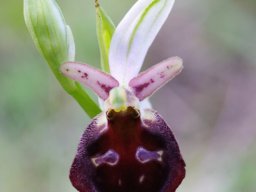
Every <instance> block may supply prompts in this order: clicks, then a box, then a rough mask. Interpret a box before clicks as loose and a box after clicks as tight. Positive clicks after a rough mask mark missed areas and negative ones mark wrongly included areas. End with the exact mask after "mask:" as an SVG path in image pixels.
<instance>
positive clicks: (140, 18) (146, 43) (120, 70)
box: [109, 0, 174, 85]
mask: <svg viewBox="0 0 256 192" xmlns="http://www.w3.org/2000/svg"><path fill="white" fill-rule="evenodd" d="M173 4H174V0H138V1H137V2H136V3H135V4H134V6H133V7H132V8H131V9H130V11H129V12H128V13H127V14H126V16H125V17H124V19H123V20H122V21H121V22H120V24H119V25H118V26H117V29H116V31H115V33H114V35H113V39H112V42H111V45H110V55H109V65H110V71H111V74H112V76H113V77H115V78H116V79H117V80H118V81H119V82H120V83H121V84H123V85H127V84H128V82H129V81H130V80H131V79H132V78H133V77H135V76H136V75H137V74H138V73H139V71H140V69H141V66H142V63H143V61H144V58H145V56H146V53H147V50H148V48H149V47H150V45H151V43H152V42H153V40H154V39H155V37H156V35H157V33H158V32H159V30H160V28H161V26H162V25H163V24H164V22H165V20H166V18H167V17H168V15H169V13H170V11H171V9H172V7H173Z"/></svg>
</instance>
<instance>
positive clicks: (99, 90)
mask: <svg viewBox="0 0 256 192" xmlns="http://www.w3.org/2000/svg"><path fill="white" fill-rule="evenodd" d="M61 72H62V73H63V74H64V75H66V76H68V77H70V78H71V79H73V80H75V81H78V82H80V83H81V84H83V85H85V86H87V87H90V88H91V89H92V90H93V91H94V92H95V93H96V94H97V95H98V96H99V97H100V98H101V99H103V100H106V99H107V98H108V96H109V92H110V90H111V89H113V88H115V87H118V86H119V83H118V81H117V80H116V79H115V78H114V77H112V76H111V75H109V74H107V73H104V72H102V71H100V70H98V69H96V68H93V67H91V66H89V65H87V64H82V63H77V62H68V63H64V64H63V65H62V66H61Z"/></svg>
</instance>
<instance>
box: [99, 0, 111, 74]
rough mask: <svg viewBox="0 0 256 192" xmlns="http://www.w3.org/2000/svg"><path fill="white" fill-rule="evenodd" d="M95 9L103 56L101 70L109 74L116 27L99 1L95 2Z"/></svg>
mask: <svg viewBox="0 0 256 192" xmlns="http://www.w3.org/2000/svg"><path fill="white" fill-rule="evenodd" d="M95 7H96V28H97V37H98V44H99V48H100V56H101V68H102V70H103V71H105V72H107V73H109V72H110V70H109V61H108V55H109V47H110V43H111V39H112V36H113V33H114V31H115V26H114V24H113V22H112V20H111V19H110V17H109V16H108V15H107V14H106V13H105V11H104V10H103V9H102V8H101V7H100V5H99V2H98V0H96V1H95Z"/></svg>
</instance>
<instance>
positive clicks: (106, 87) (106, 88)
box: [97, 81, 113, 93]
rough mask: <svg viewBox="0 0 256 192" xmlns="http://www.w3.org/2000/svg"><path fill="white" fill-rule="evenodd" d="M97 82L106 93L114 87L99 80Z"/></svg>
mask: <svg viewBox="0 0 256 192" xmlns="http://www.w3.org/2000/svg"><path fill="white" fill-rule="evenodd" d="M97 84H98V85H99V86H100V87H101V88H102V89H103V90H104V91H105V92H106V93H109V92H110V90H111V89H112V88H113V87H110V86H108V85H106V84H103V83H101V82H99V81H97Z"/></svg>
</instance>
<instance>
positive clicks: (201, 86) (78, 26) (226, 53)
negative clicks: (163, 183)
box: [0, 0, 256, 192]
mask: <svg viewBox="0 0 256 192" xmlns="http://www.w3.org/2000/svg"><path fill="white" fill-rule="evenodd" d="M134 2H135V0H127V1H122V2H121V1H118V0H109V1H103V0H102V5H103V7H104V8H105V10H106V11H107V12H108V13H109V14H110V16H112V17H113V20H114V22H115V24H117V23H118V21H119V20H120V19H121V18H122V17H123V15H124V13H125V12H126V11H127V10H128V9H129V7H130V6H131V5H132V4H133V3H134ZM22 4H23V3H22V1H16V0H9V1H4V2H3V0H2V2H1V6H0V61H1V62H0V90H1V95H0V170H1V171H0V191H1V192H7V191H8V192H15V191H19V192H34V191H36V192H56V191H62V192H66V191H67V192H70V191H75V190H74V189H73V187H72V186H71V184H70V182H69V179H68V172H69V167H70V165H71V162H72V160H73V157H74V155H75V152H76V146H77V144H78V142H79V138H80V136H81V134H82V132H83V130H84V127H85V126H86V125H87V124H88V123H89V119H88V118H87V117H86V116H85V115H84V113H83V111H82V110H81V109H80V108H79V106H78V105H77V104H76V103H75V101H73V99H72V98H71V97H70V96H68V95H67V94H66V93H65V92H64V91H63V90H62V88H61V87H60V86H59V84H58V82H57V81H56V79H55V78H54V76H53V74H52V73H51V71H50V70H49V69H48V66H47V64H46V63H45V61H44V60H43V59H42V58H41V56H40V55H39V54H38V52H37V50H36V49H35V47H34V45H33V42H32V40H31V38H30V36H29V34H28V31H27V29H26V27H25V24H24V21H23V7H22V6H23V5H22ZM59 4H60V6H61V8H62V10H63V13H64V15H65V18H66V20H67V23H69V24H70V26H71V28H72V31H73V33H74V38H75V42H76V45H77V60H78V61H83V62H87V63H90V64H94V65H95V66H97V67H99V66H100V55H99V50H98V45H97V36H96V29H95V25H96V24H95V10H94V2H92V1H89V0H76V1H59ZM117 7H118V8H117ZM255 20H256V1H255V0H244V1H238V0H225V1H214V0H208V1H203V0H191V1H185V0H179V1H176V5H175V7H174V10H173V12H172V14H171V16H170V18H169V20H168V22H167V23H166V25H165V26H164V28H163V29H162V30H161V32H160V34H159V37H158V38H157V39H156V41H155V42H154V44H153V46H152V48H151V49H150V51H149V54H148V56H147V59H146V62H145V67H148V66H149V65H150V64H154V63H156V62H158V61H160V60H162V59H164V58H166V57H170V56H174V55H178V56H181V57H182V58H183V59H184V65H185V70H184V72H183V73H182V74H181V75H180V77H177V78H176V79H175V80H174V81H173V82H171V83H170V84H168V85H167V86H166V88H165V89H163V90H161V91H159V93H158V94H156V95H155V96H154V97H153V98H152V100H153V105H154V106H155V108H156V109H157V110H159V112H160V113H161V114H162V115H163V116H164V117H165V119H166V120H167V121H168V123H171V125H172V126H173V128H172V129H173V131H174V133H175V135H176V138H177V139H178V141H179V144H180V147H181V151H182V153H183V155H184V159H185V160H186V163H187V177H186V179H185V180H184V182H183V183H182V185H181V187H180V188H179V190H178V191H179V192H186V191H189V192H193V191H195V192H216V191H218V192H241V191H246V192H254V191H256V186H255V180H256V175H255V171H254V169H255V163H254V162H255V161H256V154H255V147H253V146H255V144H256V128H255V127H256V126H255V125H256V103H255V101H254V98H255V97H256V88H255V84H256V67H255V66H256V57H255V53H254V52H255V50H256V47H255V46H256V44H255V42H256V35H255V31H256V22H255Z"/></svg>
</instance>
